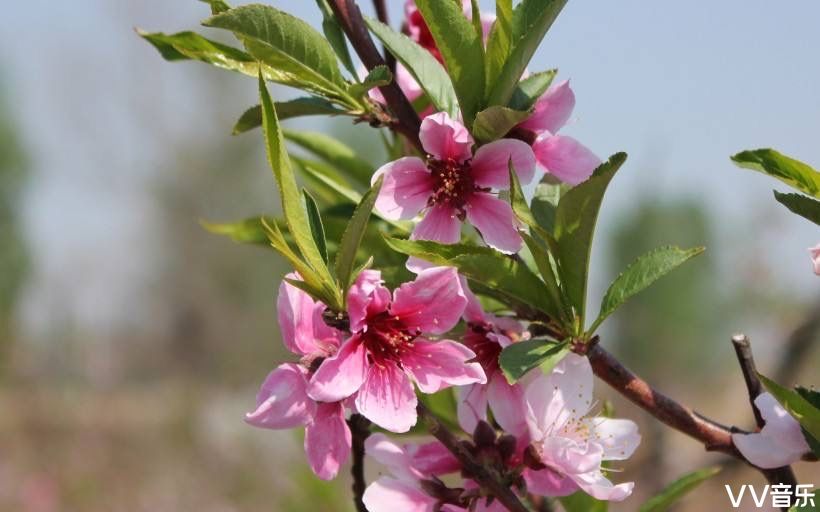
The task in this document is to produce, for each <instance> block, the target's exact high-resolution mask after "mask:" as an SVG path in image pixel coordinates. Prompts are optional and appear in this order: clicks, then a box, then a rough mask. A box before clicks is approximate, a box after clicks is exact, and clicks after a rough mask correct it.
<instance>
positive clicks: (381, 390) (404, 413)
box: [356, 363, 417, 433]
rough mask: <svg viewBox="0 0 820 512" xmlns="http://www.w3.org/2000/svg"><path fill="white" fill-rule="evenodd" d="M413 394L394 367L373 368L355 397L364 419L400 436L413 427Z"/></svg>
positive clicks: (410, 387)
mask: <svg viewBox="0 0 820 512" xmlns="http://www.w3.org/2000/svg"><path fill="white" fill-rule="evenodd" d="M416 405H417V400H416V393H415V392H414V391H413V384H412V383H411V382H410V379H409V378H408V377H407V375H406V374H405V373H404V372H403V371H402V370H401V369H400V368H399V367H398V366H396V365H395V364H393V363H387V364H386V365H384V366H379V365H373V366H372V367H371V368H370V371H369V372H368V374H367V379H366V380H365V382H364V385H363V386H362V387H361V389H360V390H359V394H358V396H357V397H356V409H358V411H359V413H360V414H362V415H363V416H364V417H365V418H367V419H369V420H370V421H372V422H373V423H375V424H376V425H378V426H380V427H382V428H383V429H386V430H389V431H391V432H397V433H403V432H407V431H408V430H410V428H411V427H412V426H413V425H415V424H416Z"/></svg>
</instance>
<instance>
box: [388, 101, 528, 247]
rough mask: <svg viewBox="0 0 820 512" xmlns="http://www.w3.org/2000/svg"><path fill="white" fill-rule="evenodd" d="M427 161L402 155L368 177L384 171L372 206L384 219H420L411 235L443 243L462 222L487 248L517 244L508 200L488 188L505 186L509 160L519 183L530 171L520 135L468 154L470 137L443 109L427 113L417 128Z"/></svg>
mask: <svg viewBox="0 0 820 512" xmlns="http://www.w3.org/2000/svg"><path fill="white" fill-rule="evenodd" d="M419 137H420V138H421V143H422V145H423V146H424V150H425V151H426V152H427V153H428V157H427V161H426V162H425V161H423V160H422V159H420V158H417V157H404V158H400V159H398V160H395V161H393V162H389V163H388V164H386V165H384V166H382V167H381V168H380V169H379V170H378V171H376V174H374V176H373V179H374V181H375V179H376V178H377V177H378V176H380V175H384V182H383V184H382V188H381V192H380V193H379V197H378V199H377V200H376V208H377V209H378V210H379V212H380V213H381V214H382V215H383V216H385V217H386V218H388V219H391V220H399V219H412V218H413V217H415V216H416V215H418V214H419V212H421V213H422V214H423V219H422V220H421V222H419V224H418V225H417V226H416V228H415V230H414V231H413V235H412V238H413V239H417V240H435V241H438V242H442V243H445V244H452V243H456V242H458V241H459V239H460V234H461V222H462V221H463V220H465V219H467V220H469V221H470V223H471V224H472V225H473V226H475V227H476V228H477V229H478V230H479V231H480V232H481V234H482V236H483V237H484V241H485V242H486V243H487V245H489V246H490V247H493V248H495V249H498V250H499V251H502V252H506V253H514V252H517V251H518V250H519V249H520V248H521V245H522V243H523V242H522V240H521V236H520V235H519V234H518V231H517V230H516V227H515V220H514V216H513V211H512V208H511V207H510V205H509V204H508V203H507V202H505V201H503V200H501V199H499V198H498V197H496V195H494V194H493V193H492V191H493V190H502V189H507V188H509V186H510V183H509V171H508V162H509V161H510V159H512V162H513V165H514V166H515V170H516V171H517V172H518V175H519V177H520V179H521V182H522V183H529V182H530V180H532V178H533V175H534V173H535V157H534V156H533V153H532V150H531V149H530V147H529V146H528V145H527V144H526V143H524V142H521V141H519V140H514V139H501V140H497V141H494V142H491V143H489V144H486V145H484V146H482V147H480V148H478V150H477V151H476V152H475V154H473V151H472V146H473V143H474V141H473V138H472V136H470V134H469V132H468V131H467V129H466V128H465V127H464V126H463V125H462V124H461V123H459V122H458V121H455V120H453V119H450V116H448V115H447V114H446V113H445V112H439V113H437V114H433V115H431V116H428V117H426V118H425V119H424V121H422V123H421V131H420V133H419Z"/></svg>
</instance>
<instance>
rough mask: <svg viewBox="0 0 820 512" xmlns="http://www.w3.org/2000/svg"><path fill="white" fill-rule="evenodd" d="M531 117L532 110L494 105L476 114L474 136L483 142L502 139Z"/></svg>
mask: <svg viewBox="0 0 820 512" xmlns="http://www.w3.org/2000/svg"><path fill="white" fill-rule="evenodd" d="M528 117H530V112H528V111H521V110H513V109H511V108H507V107H499V106H497V105H496V106H494V107H490V108H487V109H485V110H482V111H481V112H479V113H478V114H476V116H475V122H474V123H473V130H472V133H473V136H474V137H475V138H476V139H477V140H478V141H479V142H482V143H487V142H492V141H494V140H496V139H500V138H501V137H503V136H504V135H506V134H507V132H509V131H510V130H512V129H513V127H514V126H515V125H517V124H518V123H520V122H522V121H524V120H525V119H527V118H528Z"/></svg>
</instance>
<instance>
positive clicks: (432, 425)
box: [417, 403, 527, 512]
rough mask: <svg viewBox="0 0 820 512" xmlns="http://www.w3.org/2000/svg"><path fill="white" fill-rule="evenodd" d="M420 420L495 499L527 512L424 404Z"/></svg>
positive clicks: (420, 412) (509, 507)
mask: <svg viewBox="0 0 820 512" xmlns="http://www.w3.org/2000/svg"><path fill="white" fill-rule="evenodd" d="M417 411H418V414H419V418H420V419H421V420H422V421H424V424H425V426H426V427H427V430H428V431H429V432H430V435H432V436H433V437H435V438H436V439H438V440H439V442H441V444H443V445H444V446H445V447H446V448H447V449H448V450H449V451H450V453H452V454H453V455H455V457H456V458H457V459H458V461H459V462H460V463H461V467H462V469H463V470H464V471H465V472H466V473H467V474H469V475H470V476H471V477H472V478H473V479H474V480H475V481H476V482H477V483H478V485H480V486H481V488H482V489H484V490H485V491H487V492H488V493H490V494H492V495H493V496H495V498H496V499H497V500H498V501H499V502H500V503H501V504H502V505H504V507H506V508H507V510H509V511H510V512H527V507H526V506H524V504H523V503H521V500H519V499H518V496H516V495H515V493H514V492H513V491H512V490H511V489H510V487H509V486H507V485H505V484H504V483H503V482H502V481H501V479H500V478H499V476H498V475H497V474H495V473H494V472H493V471H492V470H491V469H490V468H486V467H484V465H482V464H481V463H479V462H477V461H476V460H475V458H473V455H472V454H471V453H470V452H469V451H468V450H467V449H466V448H465V446H464V445H462V443H461V442H460V441H459V439H458V438H457V437H456V436H455V435H454V434H453V433H452V432H450V431H449V430H447V427H445V426H444V425H443V424H442V423H441V422H440V421H439V420H438V418H436V417H435V415H434V414H433V413H431V412H430V411H429V410H428V409H427V408H426V407H425V406H424V405H423V404H421V403H420V404H419V405H418V407H417Z"/></svg>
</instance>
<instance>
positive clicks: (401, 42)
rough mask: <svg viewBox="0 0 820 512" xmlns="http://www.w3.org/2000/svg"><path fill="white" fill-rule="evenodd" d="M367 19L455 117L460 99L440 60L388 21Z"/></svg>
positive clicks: (427, 91)
mask: <svg viewBox="0 0 820 512" xmlns="http://www.w3.org/2000/svg"><path fill="white" fill-rule="evenodd" d="M365 22H366V23H367V26H368V27H369V28H370V31H371V32H373V34H374V35H375V36H376V37H377V38H378V39H379V40H380V41H381V42H382V44H384V46H385V47H386V48H387V49H388V50H390V53H392V54H393V55H394V56H395V57H396V60H398V61H399V62H401V63H402V65H404V67H405V68H407V70H408V71H409V72H410V74H411V75H413V78H415V79H416V82H418V83H419V85H420V86H421V88H422V89H423V90H424V92H425V94H426V95H427V96H428V97H429V98H430V101H431V102H432V103H433V105H434V106H435V107H436V110H439V111H442V112H447V113H448V114H450V116H451V117H455V116H456V113H457V112H458V99H456V93H455V91H454V90H453V84H452V82H451V81H450V77H449V75H447V71H445V70H444V68H443V67H442V65H441V64H440V63H439V61H437V60H436V59H435V57H433V55H432V54H431V53H430V52H428V51H427V50H425V49H424V48H422V47H421V46H419V45H418V44H416V43H415V41H413V40H412V39H410V38H409V37H407V36H406V35H404V34H402V33H399V32H396V31H395V30H393V29H392V28H390V27H389V26H387V25H385V24H384V23H382V22H380V21H378V20H374V19H372V18H365Z"/></svg>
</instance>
